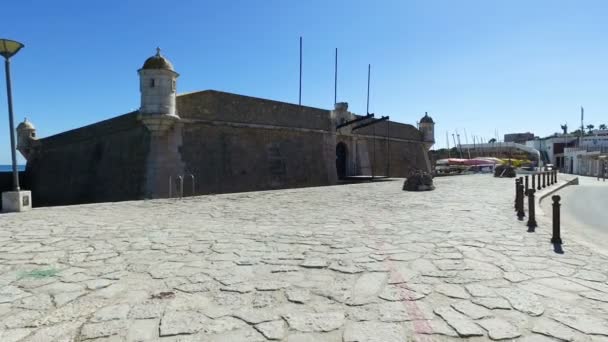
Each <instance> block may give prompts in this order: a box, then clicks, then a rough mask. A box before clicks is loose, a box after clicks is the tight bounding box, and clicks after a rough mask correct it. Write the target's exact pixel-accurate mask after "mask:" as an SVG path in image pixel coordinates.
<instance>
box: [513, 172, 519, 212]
mask: <svg viewBox="0 0 608 342" xmlns="http://www.w3.org/2000/svg"><path fill="white" fill-rule="evenodd" d="M518 196H519V179H517V178H515V201H514V202H515V203H514V204H513V208H514V209H515V211H517V203H518V201H519V197H518Z"/></svg>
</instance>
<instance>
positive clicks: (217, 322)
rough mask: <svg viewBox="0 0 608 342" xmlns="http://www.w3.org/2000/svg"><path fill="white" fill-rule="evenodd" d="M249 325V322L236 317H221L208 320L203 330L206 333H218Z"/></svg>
mask: <svg viewBox="0 0 608 342" xmlns="http://www.w3.org/2000/svg"><path fill="white" fill-rule="evenodd" d="M245 327H247V323H245V322H243V321H242V320H240V319H237V318H234V317H220V318H215V319H212V320H209V321H206V323H205V326H204V327H203V331H204V332H205V333H206V334H218V333H223V332H226V331H231V330H238V329H243V328H245Z"/></svg>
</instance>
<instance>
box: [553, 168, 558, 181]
mask: <svg viewBox="0 0 608 342" xmlns="http://www.w3.org/2000/svg"><path fill="white" fill-rule="evenodd" d="M553 181H555V183H557V170H553Z"/></svg>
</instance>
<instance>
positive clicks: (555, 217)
mask: <svg viewBox="0 0 608 342" xmlns="http://www.w3.org/2000/svg"><path fill="white" fill-rule="evenodd" d="M551 199H552V200H553V237H551V243H556V244H559V245H561V244H562V237H561V236H560V233H559V226H560V222H559V221H560V220H559V207H560V206H561V204H559V201H560V200H561V197H559V195H554V196H552V197H551Z"/></svg>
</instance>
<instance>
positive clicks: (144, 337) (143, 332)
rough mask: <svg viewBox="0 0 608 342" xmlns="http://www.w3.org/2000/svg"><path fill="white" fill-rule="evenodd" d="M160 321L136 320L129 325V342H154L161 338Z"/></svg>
mask: <svg viewBox="0 0 608 342" xmlns="http://www.w3.org/2000/svg"><path fill="white" fill-rule="evenodd" d="M159 323H160V320H158V319H136V320H134V321H132V322H131V323H130V324H129V328H128V329H129V330H128V332H127V340H128V341H133V342H139V341H142V342H143V341H153V340H157V339H158V338H159V336H158V326H159Z"/></svg>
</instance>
